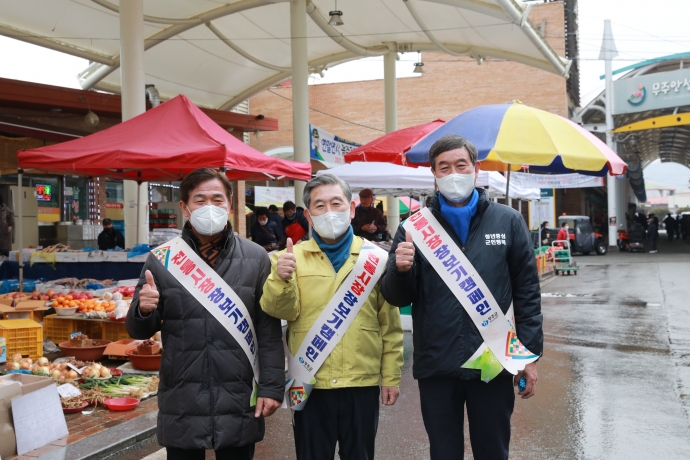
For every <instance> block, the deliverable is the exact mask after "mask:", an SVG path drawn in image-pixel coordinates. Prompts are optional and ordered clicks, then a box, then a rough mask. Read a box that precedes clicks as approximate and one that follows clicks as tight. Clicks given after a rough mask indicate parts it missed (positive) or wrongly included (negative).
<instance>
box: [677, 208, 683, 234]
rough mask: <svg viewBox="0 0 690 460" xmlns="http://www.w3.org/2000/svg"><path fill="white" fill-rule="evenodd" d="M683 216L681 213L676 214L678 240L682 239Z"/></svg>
mask: <svg viewBox="0 0 690 460" xmlns="http://www.w3.org/2000/svg"><path fill="white" fill-rule="evenodd" d="M682 221H683V219H682V216H681V215H680V213H678V214H676V239H677V240H679V239H680V234H681V233H682V228H681V227H682Z"/></svg>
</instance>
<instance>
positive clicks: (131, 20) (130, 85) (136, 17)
mask: <svg viewBox="0 0 690 460" xmlns="http://www.w3.org/2000/svg"><path fill="white" fill-rule="evenodd" d="M120 64H121V66H120V80H121V81H122V121H127V120H129V119H130V118H134V117H136V116H137V115H141V114H142V113H144V112H146V85H145V83H146V78H145V75H144V2H143V0H128V1H126V2H122V3H121V4H120ZM140 190H141V187H140V186H139V185H137V184H136V183H135V182H134V181H124V183H123V193H124V201H125V206H124V213H125V246H126V247H128V248H131V247H134V245H136V244H137V243H146V242H148V231H145V230H142V229H141V228H140V225H139V224H140V223H141V220H142V219H141V217H140V214H141V209H142V207H144V208H148V206H146V202H142V199H141V196H140ZM135 193H136V198H135V197H134V194H135ZM146 201H147V200H146ZM135 213H136V215H135Z"/></svg>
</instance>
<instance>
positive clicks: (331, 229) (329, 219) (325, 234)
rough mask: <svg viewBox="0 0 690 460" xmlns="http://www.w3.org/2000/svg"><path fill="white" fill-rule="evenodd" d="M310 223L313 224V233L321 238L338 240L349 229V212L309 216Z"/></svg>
mask: <svg viewBox="0 0 690 460" xmlns="http://www.w3.org/2000/svg"><path fill="white" fill-rule="evenodd" d="M311 221H312V222H313V224H314V231H315V232H316V233H318V234H319V236H320V237H321V238H326V239H327V240H335V239H338V238H340V237H341V236H342V235H343V234H344V233H345V232H346V231H347V229H348V228H349V227H350V210H349V209H348V210H347V211H343V212H327V213H325V214H321V215H320V216H311Z"/></svg>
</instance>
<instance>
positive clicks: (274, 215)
mask: <svg viewBox="0 0 690 460" xmlns="http://www.w3.org/2000/svg"><path fill="white" fill-rule="evenodd" d="M268 220H270V221H271V222H275V224H276V238H277V239H278V245H281V244H282V247H281V249H282V248H284V247H285V232H284V231H283V216H281V215H280V213H279V212H278V206H276V205H274V204H272V205H270V206H269V207H268Z"/></svg>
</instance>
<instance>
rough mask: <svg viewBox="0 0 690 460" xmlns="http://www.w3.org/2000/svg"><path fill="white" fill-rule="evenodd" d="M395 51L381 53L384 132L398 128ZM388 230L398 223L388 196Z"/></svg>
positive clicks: (397, 210)
mask: <svg viewBox="0 0 690 460" xmlns="http://www.w3.org/2000/svg"><path fill="white" fill-rule="evenodd" d="M396 57H397V53H396V52H395V51H393V52H388V53H386V54H384V55H383V94H384V113H385V122H386V123H385V124H386V133H391V132H393V131H395V130H397V129H398V87H397V81H396V74H395V60H396ZM386 205H387V206H386V208H387V209H386V213H387V214H388V215H387V221H388V231H389V232H390V233H391V235H395V232H396V231H398V225H400V205H399V204H398V198H397V197H395V196H389V197H388V200H387V202H386Z"/></svg>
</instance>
